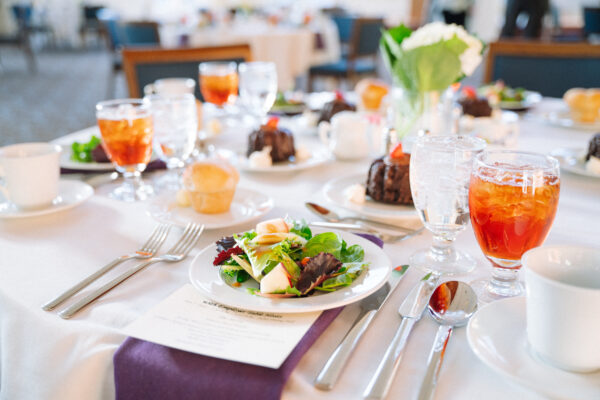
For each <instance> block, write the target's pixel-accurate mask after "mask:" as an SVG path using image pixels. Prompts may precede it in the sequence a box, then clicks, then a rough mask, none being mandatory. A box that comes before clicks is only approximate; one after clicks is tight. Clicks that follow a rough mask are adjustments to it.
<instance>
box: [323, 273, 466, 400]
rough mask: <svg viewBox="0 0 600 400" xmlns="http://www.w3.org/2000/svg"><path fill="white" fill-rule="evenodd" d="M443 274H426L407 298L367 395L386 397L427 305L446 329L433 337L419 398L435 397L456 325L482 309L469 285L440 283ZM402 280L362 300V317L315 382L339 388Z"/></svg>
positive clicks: (450, 282) (440, 328) (325, 387)
mask: <svg viewBox="0 0 600 400" xmlns="http://www.w3.org/2000/svg"><path fill="white" fill-rule="evenodd" d="M403 272H404V271H403ZM402 276H403V275H402ZM402 276H401V278H402ZM440 277H441V275H440V274H438V273H429V274H427V275H425V276H424V277H423V278H422V279H421V280H420V281H419V282H418V283H417V285H416V286H415V287H413V288H412V290H411V291H410V292H409V294H408V296H406V298H405V299H404V300H403V301H402V304H401V305H400V307H399V309H398V313H399V314H400V317H401V322H400V326H399V327H398V330H397V331H396V334H395V335H394V338H393V339H392V340H391V342H390V343H389V345H388V347H387V349H386V351H385V353H384V356H383V358H382V359H381V361H380V362H379V365H378V367H377V369H376V371H375V373H374V374H373V376H372V377H371V380H370V381H369V383H368V385H367V388H366V390H365V391H364V393H363V398H365V399H384V398H386V396H387V394H388V392H389V389H390V387H391V385H392V382H393V379H394V377H395V375H396V372H397V370H398V367H399V365H400V362H401V361H402V355H403V354H404V348H405V347H406V344H407V342H408V338H409V336H410V333H411V331H412V329H413V327H414V325H415V324H416V323H417V322H418V321H419V320H420V319H421V317H422V315H423V312H424V311H425V309H426V308H428V309H429V312H430V314H431V316H432V317H433V319H434V320H436V321H437V322H438V323H439V324H440V327H439V329H438V332H437V334H436V337H435V340H434V341H433V345H432V349H431V353H430V355H429V361H428V365H427V369H426V372H425V376H424V378H423V382H422V385H421V388H420V391H419V395H418V400H430V399H432V398H433V394H434V391H435V386H436V383H437V379H438V376H439V371H440V368H441V365H442V361H443V357H444V352H445V349H446V345H447V343H448V340H449V339H450V335H451V333H452V330H453V328H454V327H458V326H464V325H466V323H467V322H468V320H469V318H470V317H471V316H472V315H473V314H474V313H475V311H476V310H477V296H476V295H475V292H474V291H473V289H472V288H471V287H470V286H469V285H468V284H466V283H464V282H458V281H448V282H444V283H442V284H440V285H439V286H438V285H437V284H438V281H439V280H440ZM398 283H399V280H398V281H396V282H395V283H394V284H393V285H394V286H393V287H390V284H389V283H386V284H385V285H384V286H383V287H382V289H380V290H379V291H377V292H375V293H374V294H373V295H371V296H369V297H367V298H366V299H364V300H362V301H361V304H360V307H361V312H360V314H359V316H358V318H357V320H356V321H355V322H354V324H353V325H352V326H351V327H350V329H349V331H348V333H347V334H346V336H345V337H344V339H342V342H341V343H340V344H339V345H338V347H337V348H336V349H335V350H334V352H333V353H332V355H331V356H330V357H329V359H328V360H327V362H326V363H325V365H324V367H323V368H322V370H321V371H320V372H319V374H318V375H317V378H316V379H315V383H314V384H315V386H316V387H317V388H318V389H321V390H330V389H332V388H333V386H334V385H335V382H336V380H337V378H338V376H339V374H340V372H341V371H342V368H343V365H344V364H345V363H346V361H347V360H348V358H349V357H350V355H351V352H352V351H353V350H354V348H355V347H356V345H357V344H358V341H359V340H360V338H361V336H362V334H363V333H364V332H365V330H366V329H367V327H368V326H369V323H370V322H371V320H372V319H373V318H374V316H375V313H377V311H378V310H379V309H380V308H381V307H382V306H383V304H384V303H385V302H386V300H387V299H388V298H389V297H390V295H391V294H392V292H393V290H394V289H395V287H397V285H398ZM436 286H437V287H436ZM363 303H364V304H363ZM373 303H374V304H373Z"/></svg>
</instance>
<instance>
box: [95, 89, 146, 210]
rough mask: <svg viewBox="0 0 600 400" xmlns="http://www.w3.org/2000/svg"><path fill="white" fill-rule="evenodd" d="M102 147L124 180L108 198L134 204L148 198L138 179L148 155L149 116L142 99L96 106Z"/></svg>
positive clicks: (107, 102) (117, 101) (142, 184)
mask: <svg viewBox="0 0 600 400" xmlns="http://www.w3.org/2000/svg"><path fill="white" fill-rule="evenodd" d="M96 119H97V121H98V127H99V128H100V135H101V137H102V147H103V148H104V150H105V151H106V154H107V155H108V158H109V159H110V160H111V162H112V163H113V165H114V166H115V168H116V170H117V171H118V172H120V173H121V174H122V175H123V177H124V178H125V179H124V181H123V184H122V185H120V186H118V187H117V188H115V189H114V190H113V191H112V193H111V196H112V197H114V198H116V199H118V200H122V201H128V202H134V201H139V200H145V199H147V198H148V197H150V196H152V194H153V193H154V190H153V188H152V186H150V185H147V184H145V183H144V182H143V181H142V179H141V174H142V171H144V170H145V169H146V165H147V164H148V162H149V161H150V157H151V156H152V137H153V134H154V129H153V127H152V114H151V110H150V104H149V103H148V101H146V100H143V99H118V100H109V101H102V102H100V103H98V104H96Z"/></svg>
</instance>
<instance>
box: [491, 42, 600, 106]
mask: <svg viewBox="0 0 600 400" xmlns="http://www.w3.org/2000/svg"><path fill="white" fill-rule="evenodd" d="M598 71H600V45H593V44H589V43H585V42H578V43H562V42H561V43H558V42H550V41H540V40H534V41H531V40H528V41H518V40H514V41H513V40H510V41H509V40H504V41H499V42H493V43H490V46H489V50H488V55H487V63H486V69H485V76H484V81H485V82H493V81H496V80H498V79H501V80H503V81H504V82H505V83H506V84H507V85H509V86H513V87H524V88H526V89H528V90H534V91H538V92H540V93H541V94H542V95H544V96H552V97H562V96H563V94H564V93H565V92H566V91H567V90H568V89H570V88H573V87H588V88H589V87H600V73H599V72H598Z"/></svg>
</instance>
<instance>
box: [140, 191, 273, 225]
mask: <svg viewBox="0 0 600 400" xmlns="http://www.w3.org/2000/svg"><path fill="white" fill-rule="evenodd" d="M271 208H273V199H272V198H271V197H269V196H267V195H264V194H262V193H259V192H256V191H254V190H250V189H244V188H240V187H238V188H237V189H236V191H235V196H234V197H233V202H232V203H231V208H230V209H229V211H228V212H225V213H221V214H200V213H197V212H196V211H194V209H193V208H192V207H180V206H178V205H177V201H176V193H175V192H172V191H168V192H164V193H161V194H160V195H158V196H156V197H154V198H153V199H151V200H150V202H149V203H148V214H150V216H152V217H153V218H154V219H156V220H157V221H159V222H167V223H171V224H174V225H178V226H181V227H184V226H185V225H186V224H187V223H188V222H196V223H199V224H204V227H205V228H206V229H220V228H227V227H230V226H235V225H241V224H245V223H247V222H250V221H252V220H255V219H258V218H260V217H262V216H263V215H265V214H266V213H267V212H269V211H270V210H271Z"/></svg>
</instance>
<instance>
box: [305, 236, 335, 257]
mask: <svg viewBox="0 0 600 400" xmlns="http://www.w3.org/2000/svg"><path fill="white" fill-rule="evenodd" d="M341 251H342V240H341V238H340V237H339V236H338V234H337V233H334V232H325V233H319V234H318V235H315V236H313V237H312V239H310V240H309V241H308V242H306V244H305V245H304V252H303V253H302V258H304V257H314V256H316V255H317V254H319V253H321V252H323V253H330V254H332V255H333V256H334V257H335V258H337V259H338V260H339V259H340V257H341V255H340V253H341Z"/></svg>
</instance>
